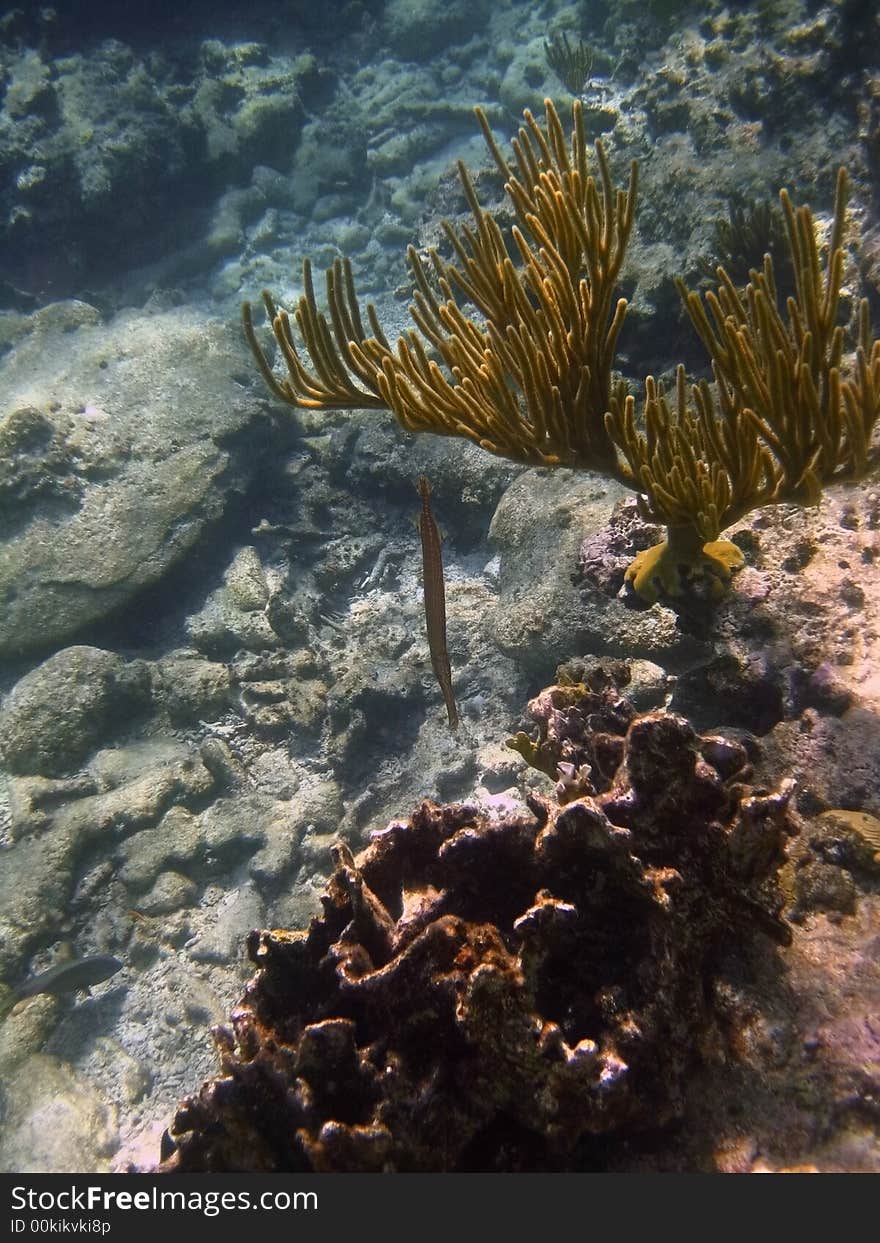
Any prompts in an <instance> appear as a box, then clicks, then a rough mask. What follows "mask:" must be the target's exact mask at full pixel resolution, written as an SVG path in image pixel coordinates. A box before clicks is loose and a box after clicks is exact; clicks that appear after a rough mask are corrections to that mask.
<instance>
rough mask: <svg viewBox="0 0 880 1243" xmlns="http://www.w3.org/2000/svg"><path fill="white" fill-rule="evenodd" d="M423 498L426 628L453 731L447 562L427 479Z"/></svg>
mask: <svg viewBox="0 0 880 1243" xmlns="http://www.w3.org/2000/svg"><path fill="white" fill-rule="evenodd" d="M419 496H420V497H421V498H422V512H421V513H420V514H419V535H420V536H421V539H422V581H423V583H424V588H425V625H426V627H427V631H428V649H429V651H430V653H431V667H432V669H433V670H434V677H435V678H436V679H437V682H438V683H439V686H440V690H441V691H442V692H443V699H444V702H445V703H446V712H447V714H448V716H449V728H450V729H457V728H458V709H457V708H456V706H455V696H454V695H453V693H452V670H451V669H450V667H449V653H448V652H447V650H446V586H445V583H444V581H443V558H442V556H441V553H440V532H439V530H438V529H437V523H436V522H435V521H434V515H433V514H432V513H431V485H430V484H429V483H428V481H427V479H426V478H425V476H424V475H420V476H419Z"/></svg>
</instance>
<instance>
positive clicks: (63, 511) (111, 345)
mask: <svg viewBox="0 0 880 1243" xmlns="http://www.w3.org/2000/svg"><path fill="white" fill-rule="evenodd" d="M98 320H99V316H98V314H97V312H96V311H95V310H94V309H93V308H91V307H87V306H86V305H85V304H82V303H65V304H57V305H54V306H50V307H47V308H45V309H44V310H42V311H38V312H36V313H35V314H34V315H32V316H30V317H29V318H28V321H27V323H26V325H25V330H26V332H25V335H22V336H21V338H20V339H19V341H18V343H17V345H16V346H15V348H14V349H12V350H11V351H10V352H9V353H8V354H7V355H6V356H5V358H4V359H3V361H2V364H0V384H2V387H3V392H4V400H3V405H2V407H0V446H2V447H4V448H6V449H7V452H5V453H3V454H2V455H0V523H2V530H0V655H11V654H18V653H24V652H33V651H40V650H41V649H48V648H51V647H52V646H53V645H54V646H57V645H58V644H59V643H61V642H63V641H64V640H66V639H68V638H69V637H71V636H73V635H74V634H75V633H76V632H77V631H78V630H79V629H81V628H82V627H84V626H86V625H87V624H88V623H90V622H92V621H94V620H96V619H97V618H102V617H105V616H107V615H108V614H110V613H112V612H113V611H114V610H115V609H118V608H120V607H121V606H122V605H124V604H126V603H127V602H128V601H130V600H131V599H132V598H133V597H134V596H135V595H136V594H137V593H138V592H139V591H141V590H142V589H143V588H145V587H148V586H150V585H152V584H154V583H156V582H157V581H158V580H159V579H161V578H162V576H163V575H164V574H165V573H166V572H167V570H168V569H169V568H170V567H171V566H172V565H174V564H175V562H177V561H178V560H179V559H180V558H181V557H182V556H183V555H184V554H185V553H186V552H188V551H189V550H190V549H191V548H192V547H193V545H194V544H196V543H197V541H198V540H199V538H200V537H201V536H202V535H203V533H204V531H205V529H206V527H207V526H208V524H209V523H210V522H212V521H213V520H215V519H217V518H219V517H220V515H221V514H222V513H223V511H224V509H225V507H226V506H227V505H228V504H229V502H230V499H231V498H232V497H234V495H235V493H236V492H237V491H238V490H239V489H240V488H241V487H242V486H244V484H245V483H246V481H247V479H248V477H249V474H250V470H251V469H252V468H253V465H254V464H255V462H256V461H257V460H258V459H259V454H260V452H261V448H260V437H259V436H254V435H253V434H251V435H250V436H247V437H244V438H243V439H242V440H238V439H237V436H238V435H239V434H240V433H242V432H243V431H244V430H245V429H248V430H249V431H250V432H251V433H253V431H254V430H255V429H254V425H253V420H254V417H255V416H256V410H255V408H254V405H253V403H252V402H251V401H250V399H249V398H248V397H247V396H246V395H244V394H243V391H242V389H241V388H240V386H239V385H238V384H237V383H236V382H235V379H234V377H235V375H236V374H237V372H238V370H239V366H240V358H241V355H240V346H239V344H238V342H237V341H236V340H235V339H234V337H231V336H230V334H229V332H228V329H227V325H226V324H225V323H218V322H211V321H208V320H206V319H205V318H204V317H203V316H201V315H200V314H197V313H195V312H193V311H192V310H187V309H179V310H173V311H167V312H161V313H156V314H144V313H140V312H126V313H123V314H120V315H119V316H117V317H116V318H115V319H113V320H112V322H110V323H108V324H101V323H100V322H98ZM7 410H8V411H9V413H8V414H7V413H6V411H7Z"/></svg>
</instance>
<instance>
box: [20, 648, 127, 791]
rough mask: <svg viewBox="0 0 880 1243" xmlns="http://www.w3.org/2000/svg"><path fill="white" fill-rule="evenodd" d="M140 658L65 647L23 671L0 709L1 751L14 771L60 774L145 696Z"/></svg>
mask: <svg viewBox="0 0 880 1243" xmlns="http://www.w3.org/2000/svg"><path fill="white" fill-rule="evenodd" d="M148 689H149V680H148V675H147V669H146V666H145V665H144V664H143V662H142V661H131V662H127V661H125V660H123V658H122V657H121V656H117V655H116V653H115V652H106V651H104V650H103V649H102V648H98V647H66V648H64V649H63V650H62V651H60V652H56V653H55V655H54V656H50V657H49V659H48V660H46V661H44V662H43V663H42V664H41V665H38V666H37V667H36V669H32V670H31V672H30V673H28V674H25V676H24V677H23V678H22V679H21V681H20V682H18V683H17V684H16V686H15V687H14V688H13V690H12V691H11V693H10V694H9V696H8V697H7V699H6V701H5V703H4V705H3V708H2V710H0V752H2V755H3V759H4V761H5V763H6V765H7V766H8V768H9V770H10V771H11V772H13V773H17V774H34V775H40V776H44V777H59V776H62V775H63V774H64V773H67V772H69V771H70V770H71V769H74V768H76V767H77V766H78V765H79V764H80V763H81V762H82V761H83V760H85V759H86V758H88V756H89V755H91V753H92V751H93V750H94V749H95V747H96V746H97V745H98V744H99V743H100V742H101V741H102V740H103V739H105V738H109V737H111V736H112V733H113V731H114V730H115V729H116V728H118V726H119V725H120V724H121V723H122V722H124V721H125V720H127V719H129V718H130V716H131V714H132V712H133V711H134V710H136V709H137V708H138V706H143V705H144V704H145V702H146V700H147V696H148Z"/></svg>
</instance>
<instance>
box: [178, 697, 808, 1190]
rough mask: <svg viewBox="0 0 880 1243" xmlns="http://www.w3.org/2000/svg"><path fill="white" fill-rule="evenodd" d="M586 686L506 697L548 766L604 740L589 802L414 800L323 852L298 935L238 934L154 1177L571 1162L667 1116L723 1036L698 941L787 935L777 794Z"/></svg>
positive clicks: (590, 756) (782, 810)
mask: <svg viewBox="0 0 880 1243" xmlns="http://www.w3.org/2000/svg"><path fill="white" fill-rule="evenodd" d="M596 686H597V689H593V690H590V689H589V688H588V687H586V686H581V687H578V688H573V687H555V688H551V689H550V690H548V691H545V692H543V695H542V696H539V698H538V699H537V700H535V701H533V703H532V705H531V709H532V711H533V715H535V716H537V717H538V718H539V719H540V717H541V713H542V712H544V711H545V709H546V710H548V711H549V710H550V709H551V708H552V712H553V713H555V714H557V715H556V716H554V717H553V718H552V719H553V720H554V721H555V722H556V726H557V727H560V728H562V732H563V733H564V734H565V745H566V747H567V748H568V750H569V752H570V753H571V754H572V757H573V761H577V762H579V764H582V765H593V767H594V768H595V765H594V760H595V757H596V755H597V754H601V756H602V760H603V763H604V764H607V763H608V757H609V756H611V755H613V754H614V753H615V750H616V762H615V765H614V768H613V771H607V772H604V773H602V774H601V775H598V776H597V778H596V780H595V781H594V790H593V793H591V794H582V795H581V796H580V797H576V798H574V799H572V800H571V801H568V802H567V803H565V804H564V805H563V804H561V803H560V802H558V801H556V800H551V799H547V798H544V797H541V796H539V795H537V794H533V795H531V796H530V797H529V800H528V802H529V808H530V813H531V814H523V815H522V816H518V817H508V818H506V819H501V820H498V819H492V818H490V817H489V816H487V815H485V814H483V813H481V812H480V811H478V810H477V809H476V808H474V807H469V806H466V805H460V804H459V805H453V806H446V807H439V806H436V805H435V804H433V803H429V802H425V803H423V804H422V805H421V806H420V807H419V809H418V810H417V811H416V813H415V814H414V816H413V817H412V819H411V820H409V821H408V822H406V823H402V822H395V823H392V824H391V825H389V827H388V828H386V829H384V830H382V831H378V832H375V833H374V834H373V835H372V838H371V841H370V843H369V845H368V846H367V847H366V849H365V850H364V851H363V852H362V853H361V854H360V855H358V856H357V858H355V857H354V856H353V855H352V854H351V852H350V851H349V850H348V848H347V847H346V846H344V845H338V846H337V847H336V848H335V863H336V868H335V871H334V873H333V876H332V877H331V879H330V881H329V883H328V886H327V890H326V893H325V895H324V897H323V899H322V902H323V907H324V910H323V914H322V915H321V916H320V917H316V918H315V919H313V920H312V922H311V924H310V926H309V928H308V930H306V931H293V932H290V931H263V932H254V933H252V934H251V936H250V939H249V944H248V949H249V952H250V955H251V958H252V960H253V961H254V963H255V964H256V965H257V967H258V971H257V973H256V975H255V976H254V977H253V978H252V980H251V981H250V982H249V984H248V985H247V987H246V991H245V995H244V998H243V1000H242V1002H241V1004H240V1005H239V1006H238V1007H237V1008H236V1009H235V1010H234V1011H233V1013H232V1022H231V1026H230V1027H224V1028H221V1029H219V1030H218V1032H217V1033H216V1038H217V1043H218V1048H219V1052H220V1060H221V1075H220V1076H219V1077H218V1078H216V1079H214V1080H212V1081H210V1082H208V1083H206V1084H205V1085H204V1086H203V1087H202V1088H201V1090H200V1091H199V1092H198V1093H197V1094H196V1095H194V1096H191V1097H189V1098H187V1099H186V1100H185V1101H184V1102H183V1103H182V1105H181V1106H180V1107H179V1109H178V1111H177V1114H176V1117H175V1119H174V1122H173V1125H172V1128H171V1131H170V1133H169V1138H170V1145H171V1146H173V1151H171V1152H170V1154H169V1155H167V1157H166V1159H165V1161H164V1162H163V1163H162V1165H161V1166H160V1167H159V1169H161V1170H163V1171H175V1172H183V1173H189V1172H198V1171H243V1170H254V1171H261V1172H271V1171H285V1170H286V1171H362V1172H363V1171H382V1170H391V1171H413V1170H421V1171H457V1170H474V1169H491V1170H534V1169H571V1168H583V1154H581V1155H580V1157H579V1155H578V1145H579V1142H581V1143H582V1142H584V1141H587V1140H588V1138H589V1137H590V1136H596V1135H600V1134H609V1133H612V1132H614V1133H618V1134H619V1133H620V1131H621V1129H622V1128H626V1129H627V1130H628V1131H632V1130H638V1129H643V1128H654V1127H656V1126H658V1125H662V1124H664V1123H666V1122H668V1121H670V1120H671V1119H673V1118H675V1117H676V1116H677V1115H678V1114H679V1113H680V1109H681V1093H682V1088H683V1086H684V1081H685V1077H686V1075H687V1073H688V1071H689V1070H690V1069H692V1068H693V1066H694V1065H695V1063H696V1062H697V1060H698V1059H699V1058H700V1057H701V1056H705V1055H706V1054H708V1053H710V1052H711V1051H713V1050H719V1049H721V1048H723V1041H724V1037H723V1032H722V1028H723V1017H722V1016H721V1015H720V1014H718V1013H716V1010H715V998H716V996H717V991H718V990H717V989H716V988H715V987H713V986H714V985H715V984H716V983H717V981H716V973H717V970H718V968H717V962H718V961H719V958H720V956H721V955H720V954H719V951H720V950H721V949H724V950H725V951H727V952H729V951H730V950H731V948H733V949H735V948H736V947H737V945H742V946H743V947H747V946H749V945H751V944H753V943H754V941H755V939H756V938H759V937H762V936H767V935H769V936H770V937H771V938H773V939H775V940H776V941H777V942H786V941H787V940H788V933H787V926H786V925H785V924H784V923H783V922H782V920H781V918H780V915H779V912H780V910H781V907H782V897H781V894H780V892H779V889H778V886H777V883H776V869H777V867H778V865H779V863H780V861H781V859H782V856H783V851H784V842H785V838H786V836H787V835H788V834H790V833H791V832H793V831H794V827H793V825H792V823H791V818H790V813H789V808H788V804H789V799H790V796H791V784H790V783H788V784H786V785H785V786H784V787H783V788H782V789H781V790H780V791H779V792H776V793H766V792H758V791H754V790H752V789H751V788H750V787H749V786H747V785H746V784H745V783H744V776H745V775H747V772H748V769H747V765H746V755H745V751H744V750H743V749H742V748H741V747H739V746H738V744H736V743H732V742H727V741H725V740H721V739H706V738H701V737H699V736H698V735H697V734H696V733H695V732H694V731H693V729H692V728H691V727H690V725H689V724H688V723H687V721H685V720H684V719H683V718H681V717H678V716H673V715H670V714H667V713H662V712H653V713H649V714H647V715H644V716H638V715H636V714H635V713H634V712H632V710H631V709H630V710H629V711H626V710H625V708H624V707H623V703H622V702H621V700H620V697H619V695H618V692H617V691H616V688H615V687H614V686H613V684H611V683H610V682H608V683H607V684H605V685H604V686H603V685H602V684H596ZM578 692H581V694H580V702H579V700H578ZM554 705H555V706H554ZM560 713H561V716H560V715H558V714H560ZM548 719H549V718H548ZM578 722H580V724H578ZM589 722H592V723H593V725H594V726H600V727H601V728H599V729H598V731H597V730H596V729H593V730H591V727H590V724H589ZM542 732H543V733H544V742H545V743H547V741H548V731H547V730H546V729H544V730H543V731H542ZM597 734H602V735H603V736H604V741H602V742H601V746H600V747H599V748H598V751H597V746H596V737H595V736H594V735H597ZM615 740H616V742H615ZM612 744H614V745H612Z"/></svg>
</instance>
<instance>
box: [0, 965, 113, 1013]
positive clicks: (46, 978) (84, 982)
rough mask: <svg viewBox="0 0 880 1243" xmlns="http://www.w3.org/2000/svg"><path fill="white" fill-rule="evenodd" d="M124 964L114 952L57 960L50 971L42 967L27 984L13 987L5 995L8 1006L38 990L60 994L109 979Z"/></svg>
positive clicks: (39, 991)
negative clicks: (68, 960) (69, 959)
mask: <svg viewBox="0 0 880 1243" xmlns="http://www.w3.org/2000/svg"><path fill="white" fill-rule="evenodd" d="M124 965H125V964H124V963H122V962H120V960H119V959H118V958H114V957H113V955H112V954H90V955H89V956H88V957H87V958H74V959H73V960H72V961H71V962H62V963H58V964H57V965H56V966H54V967H49V969H48V970H47V971H41V972H40V973H39V975H34V976H31V978H30V979H29V980H25V982H24V984H20V985H19V986H18V988H15V989H13V990H12V993H11V994H10V996H9V997H8V998H7V999H6V1002H7V1008H11V1007H12V1006H14V1005H16V1004H17V1002H19V1001H23V1000H24V998H25V997H36V995H37V993H52V994H53V995H54V996H56V997H57V996H58V995H59V994H60V993H72V992H75V991H77V990H78V989H88V988H91V986H92V985H93V984H100V983H101V982H102V981H103V980H109V979H110V977H111V975H115V974H116V972H117V971H121V970H122V968H123V966H124Z"/></svg>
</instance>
